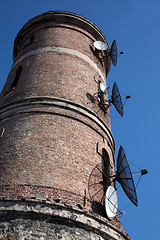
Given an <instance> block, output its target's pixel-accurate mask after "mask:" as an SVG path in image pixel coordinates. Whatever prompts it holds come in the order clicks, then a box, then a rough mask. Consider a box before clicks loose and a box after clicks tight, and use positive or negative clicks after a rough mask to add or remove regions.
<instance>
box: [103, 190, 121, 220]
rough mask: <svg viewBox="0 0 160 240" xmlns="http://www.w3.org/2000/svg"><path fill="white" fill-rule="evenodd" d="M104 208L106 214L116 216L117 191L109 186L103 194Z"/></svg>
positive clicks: (111, 216)
mask: <svg viewBox="0 0 160 240" xmlns="http://www.w3.org/2000/svg"><path fill="white" fill-rule="evenodd" d="M105 209H106V213H107V216H108V217H109V218H110V219H112V218H114V217H115V216H116V212H117V209H118V202H117V193H116V190H115V188H114V187H112V186H109V187H108V188H107V191H106V195H105Z"/></svg>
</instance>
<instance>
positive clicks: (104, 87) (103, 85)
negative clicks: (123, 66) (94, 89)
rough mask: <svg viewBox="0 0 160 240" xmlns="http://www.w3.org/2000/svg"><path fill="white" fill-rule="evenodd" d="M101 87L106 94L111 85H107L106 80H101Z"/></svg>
mask: <svg viewBox="0 0 160 240" xmlns="http://www.w3.org/2000/svg"><path fill="white" fill-rule="evenodd" d="M99 87H100V90H101V91H102V92H103V93H104V94H108V93H109V89H110V86H109V87H107V85H106V84H105V83H104V82H100V84H99Z"/></svg>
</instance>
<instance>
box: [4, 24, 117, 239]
mask: <svg viewBox="0 0 160 240" xmlns="http://www.w3.org/2000/svg"><path fill="white" fill-rule="evenodd" d="M30 29H31V31H28V30H25V31H28V33H27V34H26V36H25V32H24V33H23V34H22V40H20V48H19V50H18V54H17V56H16V57H15V58H14V65H13V67H12V69H11V72H10V74H9V76H8V79H7V82H6V84H5V86H4V88H3V90H2V93H1V95H0V130H3V136H2V137H1V138H0V165H1V168H0V196H1V197H6V198H9V199H14V198H20V199H26V198H27V199H33V198H35V199H41V200H46V199H48V200H50V201H60V202H62V203H63V204H68V206H76V205H77V206H79V207H80V208H84V207H85V209H86V211H87V212H90V213H91V212H92V213H96V214H99V215H101V216H103V217H106V213H105V209H104V205H103V204H96V203H92V202H90V201H89V193H88V181H89V177H90V174H91V172H92V170H93V168H94V167H95V166H96V165H97V164H99V163H100V162H102V157H101V154H102V148H105V149H106V151H107V152H108V156H109V159H110V166H111V170H110V171H112V173H114V139H113V137H112V133H111V131H110V119H109V114H108V112H107V113H106V114H104V112H103V111H102V110H100V109H99V107H98V104H97V101H96V98H95V96H96V95H95V93H97V90H98V85H97V83H96V81H98V79H101V80H102V78H104V79H105V76H106V66H108V67H109V64H110V63H109V62H108V63H107V64H108V65H104V64H103V63H100V61H99V60H98V58H97V56H95V54H94V53H93V49H92V47H93V42H94V41H95V40H96V38H95V36H92V35H91V33H89V32H88V31H87V29H86V30H84V29H83V28H80V26H79V25H78V26H75V25H73V24H71V25H69V24H68V22H67V23H66V24H65V23H64V22H63V23H59V24H58V23H54V22H51V21H46V22H45V21H43V22H40V23H39V24H36V25H34V26H32V28H30ZM33 34H34V35H35V37H34V41H33V42H32V43H30V44H28V45H27V43H28V38H30V37H31V36H33ZM24 36H25V37H24ZM19 38H20V36H19ZM17 41H18V40H17ZM15 46H16V44H15ZM53 46H54V47H59V48H61V49H62V50H64V49H67V51H68V52H63V51H62V52H57V51H56V50H55V48H54V51H52V49H51V47H53ZM16 48H17V46H16ZM43 48H45V49H47V51H45V52H41V50H39V49H43ZM34 50H35V51H36V52H32V51H34ZM70 50H74V52H72V51H71V53H72V54H70V52H69V51H70ZM16 51H17V50H16ZM75 51H76V54H77V55H76V54H75V55H74V54H73V53H75ZM31 52H32V54H30V53H31ZM25 54H29V55H25ZM79 54H80V55H79ZM81 54H82V55H81ZM85 56H86V57H87V59H89V60H87V61H86V60H85ZM83 58H84V59H83ZM108 61H109V60H108ZM94 64H96V66H98V69H99V70H97V68H96V67H95V65H94ZM19 66H22V68H23V69H22V73H21V75H20V78H19V80H18V84H17V86H16V88H15V89H13V90H12V91H8V90H9V88H10V86H11V84H12V81H13V79H14V76H15V73H16V71H17V68H18V67H19ZM108 70H109V69H108ZM108 70H107V71H108ZM97 71H100V72H97ZM99 73H100V74H101V78H100V77H99ZM95 80H96V81H95ZM97 146H99V147H98V149H97ZM31 215H32V214H31ZM16 221H19V220H15V221H14V222H13V226H12V227H13V228H14V227H15V226H16V224H17V223H16ZM27 221H29V222H30V220H27ZM27 221H26V222H24V225H25V224H29V222H28V223H27ZM19 224H20V225H21V223H19ZM31 224H32V223H31ZM36 224H37V223H36ZM54 224H55V223H53V226H54ZM114 224H115V226H117V223H114V222H113V225H114ZM20 225H19V226H20ZM58 226H59V225H56V227H57V230H54V231H58ZM24 227H25V226H24ZM9 228H10V227H8V229H9ZM26 228H27V227H26ZM42 228H43V226H42ZM47 228H50V224H49V225H48V226H47ZM61 228H62V226H61ZM64 228H66V226H65V227H64ZM69 228H70V227H69ZM69 228H68V229H69ZM72 230H73V229H72ZM9 231H10V230H9ZM27 231H28V230H27ZM68 231H69V232H70V230H68ZM73 231H74V234H75V238H74V239H81V237H80V238H78V237H77V235H76V231H78V230H77V227H76V228H75V229H74V230H73ZM42 232H44V230H42ZM80 232H83V231H81V230H80ZM49 234H51V232H50V233H49ZM85 234H90V233H85ZM53 235H55V238H53V239H58V237H57V235H56V233H55V232H54V233H53ZM62 235H63V234H62ZM82 235H83V234H82ZM93 235H94V236H93V238H92V237H91V236H90V235H86V238H87V236H88V239H98V238H97V235H95V233H93ZM38 236H40V235H38ZM5 237H7V235H5ZM42 237H43V234H42ZM67 237H68V236H67ZM67 237H66V238H65V239H72V238H67ZM84 237H85V235H84ZM6 239H7V238H6ZM8 239H12V237H10V238H8ZM13 239H14V238H13ZM16 239H21V238H20V237H19V238H18V237H17V238H16ZM22 239H23V238H22ZM24 239H25V238H24ZM27 239H36V237H35V238H34V237H33V238H29V237H27ZM44 239H48V235H46V236H45V237H44ZM50 239H52V237H51V236H50ZM60 239H61V238H60ZM100 239H101V238H100ZM102 239H103V238H102Z"/></svg>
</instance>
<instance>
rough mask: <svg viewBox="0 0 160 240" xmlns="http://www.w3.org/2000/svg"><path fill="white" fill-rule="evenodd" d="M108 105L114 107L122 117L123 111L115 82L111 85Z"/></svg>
mask: <svg viewBox="0 0 160 240" xmlns="http://www.w3.org/2000/svg"><path fill="white" fill-rule="evenodd" d="M110 103H112V104H113V105H114V107H115V109H116V110H117V112H118V113H119V114H120V115H121V116H122V117H123V114H124V111H123V104H122V98H121V95H120V91H119V89H118V86H117V83H116V82H114V84H113V88H112V96H111V100H110Z"/></svg>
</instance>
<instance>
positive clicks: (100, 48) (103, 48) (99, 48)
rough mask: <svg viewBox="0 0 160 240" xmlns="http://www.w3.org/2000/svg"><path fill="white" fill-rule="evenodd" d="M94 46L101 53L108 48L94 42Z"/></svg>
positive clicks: (101, 43)
mask: <svg viewBox="0 0 160 240" xmlns="http://www.w3.org/2000/svg"><path fill="white" fill-rule="evenodd" d="M94 46H95V48H96V49H98V50H101V51H105V50H107V48H108V46H107V45H106V44H105V43H104V42H102V41H95V42H94Z"/></svg>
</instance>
